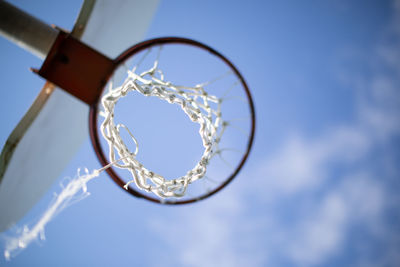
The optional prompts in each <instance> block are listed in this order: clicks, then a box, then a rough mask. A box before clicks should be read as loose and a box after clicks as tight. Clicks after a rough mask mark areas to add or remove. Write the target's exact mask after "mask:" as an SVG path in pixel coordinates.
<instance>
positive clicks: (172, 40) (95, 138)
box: [89, 37, 255, 205]
mask: <svg viewBox="0 0 400 267" xmlns="http://www.w3.org/2000/svg"><path fill="white" fill-rule="evenodd" d="M162 44H184V45H191V46H195V47H198V48H201V49H203V50H206V51H208V52H210V53H211V54H213V55H214V56H216V57H218V58H219V59H220V60H222V61H223V62H224V63H225V64H226V65H228V67H229V68H230V69H231V70H232V71H233V72H234V73H235V75H236V76H237V77H238V78H239V80H240V82H241V84H242V86H243V88H244V90H245V93H246V96H247V100H248V105H249V108H250V113H251V131H250V135H249V139H248V143H247V149H246V152H245V153H244V155H243V157H242V159H241V160H240V162H239V164H238V165H237V167H236V168H235V169H234V171H233V172H232V173H231V174H230V176H228V177H227V178H226V179H225V181H224V182H223V183H222V184H220V185H219V186H218V187H217V188H215V189H214V190H212V191H210V192H207V193H205V194H203V195H201V196H199V197H196V198H190V199H186V200H179V199H177V200H163V199H158V198H153V197H150V196H148V195H145V194H143V193H141V192H140V191H139V189H135V188H133V187H132V186H129V187H128V189H125V188H124V185H125V184H126V182H125V181H124V180H123V179H121V178H120V177H119V175H118V174H117V173H116V172H115V170H114V169H113V167H110V168H108V169H106V171H107V173H108V174H109V175H110V177H111V178H112V179H113V180H114V182H115V183H116V184H117V185H118V186H120V187H121V188H122V189H123V190H124V191H127V192H128V193H130V194H131V195H133V196H135V197H139V198H144V199H146V200H148V201H151V202H155V203H159V204H169V205H179V204H188V203H193V202H197V201H199V200H202V199H205V198H208V197H210V196H212V195H214V194H215V193H217V192H219V191H220V190H221V189H223V188H224V187H225V186H227V185H228V184H229V183H230V182H231V181H232V180H233V179H234V178H235V177H236V175H237V174H238V173H239V171H240V170H241V168H242V167H243V165H244V163H245V162H246V160H247V158H248V156H249V153H250V150H251V148H252V145H253V141H254V133H255V109H254V103H253V99H252V97H251V93H250V90H249V88H248V86H247V83H246V81H245V80H244V78H243V76H242V75H241V74H240V72H239V71H238V69H237V68H236V67H235V66H234V65H233V64H232V62H230V61H229V60H228V59H227V58H226V57H225V56H223V55H222V54H221V53H219V52H218V51H216V50H215V49H213V48H211V47H209V46H207V45H205V44H202V43H200V42H197V41H194V40H191V39H187V38H181V37H163V38H156V39H151V40H147V41H144V42H141V43H138V44H136V45H134V46H132V47H131V48H129V49H127V50H126V51H125V52H123V53H122V54H121V55H119V56H118V57H117V58H116V59H114V65H115V68H114V70H115V69H116V68H117V67H118V66H119V65H120V64H121V63H123V62H125V61H126V60H127V59H128V58H130V57H132V56H133V55H134V54H136V53H138V52H140V51H142V50H144V49H147V48H149V47H151V46H154V45H162ZM102 91H104V88H103V89H102ZM101 95H102V94H100V96H101ZM99 101H100V98H99V99H98V101H97V102H96V103H95V104H92V105H91V106H90V112H89V129H90V139H91V141H92V145H93V147H94V149H95V152H96V155H97V157H98V159H99V160H100V163H101V164H102V165H103V166H105V165H108V164H109V161H108V159H107V157H106V154H105V153H104V151H103V149H102V147H101V144H100V139H99V134H98V129H97V122H98V103H99Z"/></svg>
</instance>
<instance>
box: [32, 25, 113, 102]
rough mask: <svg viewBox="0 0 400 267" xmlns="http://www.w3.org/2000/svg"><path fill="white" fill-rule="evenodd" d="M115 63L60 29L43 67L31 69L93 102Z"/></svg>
mask: <svg viewBox="0 0 400 267" xmlns="http://www.w3.org/2000/svg"><path fill="white" fill-rule="evenodd" d="M115 66H116V64H115V63H114V61H113V60H112V59H109V58H108V57H106V56H104V55H103V54H101V53H99V52H97V51H96V50H94V49H93V48H91V47H89V46H87V45H85V44H84V43H82V42H80V41H79V40H77V39H75V38H74V37H72V36H71V35H70V34H69V33H66V32H64V31H62V30H60V33H59V34H58V36H57V38H56V40H55V41H54V44H53V46H52V48H51V49H50V52H49V53H48V55H47V57H46V59H45V61H44V63H43V65H42V67H41V68H40V70H35V69H32V71H34V72H36V73H37V74H39V75H40V76H42V77H43V78H45V79H46V80H48V81H50V82H52V83H54V84H55V85H57V86H59V87H60V88H62V89H64V90H65V91H67V92H68V93H70V94H71V95H73V96H75V97H77V98H78V99H80V100H82V101H83V102H85V103H87V104H89V105H92V104H95V103H97V101H98V99H99V97H100V95H101V92H102V89H103V87H104V86H105V85H106V83H107V80H108V78H109V77H110V76H111V74H112V73H113V71H114V68H115Z"/></svg>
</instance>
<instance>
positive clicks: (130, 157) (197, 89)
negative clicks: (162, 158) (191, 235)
mask: <svg viewBox="0 0 400 267" xmlns="http://www.w3.org/2000/svg"><path fill="white" fill-rule="evenodd" d="M159 49H160V50H161V48H159ZM158 54H159V53H158ZM136 69H137V66H135V67H133V69H131V70H129V69H128V70H127V73H128V76H127V78H126V79H125V81H124V82H123V83H122V85H121V86H118V87H115V88H114V87H113V83H110V86H109V91H108V93H107V94H105V95H104V96H103V98H102V101H101V103H102V105H103V109H104V110H103V112H101V115H102V116H103V117H104V121H103V123H102V124H101V132H102V134H103V136H104V138H105V139H106V141H107V143H108V146H109V158H110V161H111V162H114V161H116V160H117V159H118V158H124V159H123V160H121V163H116V164H114V166H115V167H118V168H121V169H126V170H128V171H129V172H130V173H131V175H132V179H131V180H130V181H129V182H127V183H126V185H125V188H127V186H129V184H131V183H135V184H136V186H137V187H138V188H140V189H141V190H145V191H147V192H152V193H154V194H156V195H157V196H159V197H161V198H169V197H182V196H184V195H185V192H186V189H187V187H188V185H190V184H191V183H193V182H195V181H196V180H199V179H201V178H203V177H204V175H205V174H206V171H207V166H208V164H209V162H210V160H211V158H212V157H213V156H214V155H215V154H216V153H218V151H219V149H218V144H219V142H220V140H221V136H222V135H223V133H224V130H225V128H226V126H227V122H224V121H223V120H222V117H221V116H222V114H221V103H222V98H218V97H217V96H215V95H211V94H209V93H207V91H206V90H205V87H206V86H207V85H208V84H209V83H210V82H207V83H203V84H198V85H195V86H194V87H188V86H182V85H177V84H174V83H173V82H170V81H168V80H166V78H165V77H164V74H163V72H162V70H161V69H160V68H159V59H158V57H157V59H156V60H155V61H154V65H153V66H152V67H151V68H150V69H148V70H146V71H143V72H142V73H140V74H137V73H136ZM132 91H135V92H138V93H140V94H142V95H144V96H147V97H157V98H159V99H161V100H164V101H166V102H168V103H170V104H175V105H178V106H179V107H180V108H181V109H182V110H183V111H184V112H185V114H186V115H187V116H188V117H189V119H190V120H191V121H192V122H194V123H197V124H199V134H200V137H201V140H202V144H203V147H204V151H203V154H202V156H201V158H200V160H199V161H198V163H197V164H196V165H195V166H194V168H193V169H191V170H189V171H188V172H187V173H186V174H185V175H183V176H180V177H178V178H174V179H166V178H165V177H164V176H162V175H160V174H157V173H155V172H153V171H151V170H149V169H148V168H146V167H145V166H144V165H143V164H142V163H141V162H139V160H138V159H137V157H136V156H137V153H138V151H139V147H138V142H137V140H136V138H135V137H134V135H133V134H132V132H131V131H130V130H129V129H128V128H127V127H126V126H125V125H124V124H120V123H119V124H116V123H115V121H114V108H115V105H116V104H117V102H118V101H119V100H120V99H121V98H122V97H124V96H126V95H127V94H128V93H129V92H132ZM122 129H124V130H126V131H127V132H128V134H129V135H130V137H131V138H132V140H133V142H134V143H135V145H136V149H135V151H134V152H131V151H129V149H128V147H127V145H126V144H125V142H124V141H123V139H122V138H121V135H120V132H121V130H122ZM166 139H167V137H166Z"/></svg>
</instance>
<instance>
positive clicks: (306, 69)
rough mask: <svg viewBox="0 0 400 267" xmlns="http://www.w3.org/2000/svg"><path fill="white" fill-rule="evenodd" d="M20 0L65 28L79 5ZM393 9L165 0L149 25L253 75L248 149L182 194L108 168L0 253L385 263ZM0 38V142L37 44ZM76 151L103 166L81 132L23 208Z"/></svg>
mask: <svg viewBox="0 0 400 267" xmlns="http://www.w3.org/2000/svg"><path fill="white" fill-rule="evenodd" d="M17 3H18V5H19V6H20V7H22V8H25V9H26V10H27V11H29V12H30V13H32V14H34V15H35V16H38V17H40V18H42V19H43V20H45V21H46V22H48V23H53V24H56V25H59V26H61V27H63V28H66V29H70V28H71V27H72V25H73V22H74V20H75V16H76V15H77V13H78V11H79V7H80V2H79V1H78V2H76V1H69V2H68V3H66V2H65V3H54V2H52V1H39V2H37V3H35V4H33V3H30V2H28V1H18V2H17ZM399 20H400V2H399V1H334V2H333V1H332V2H328V1H302V2H301V3H300V2H299V1H262V2H261V1H248V2H247V3H244V2H241V1H219V2H218V3H217V2H216V1H201V2H198V3H194V2H189V1H168V2H167V1H161V3H160V5H159V8H158V10H157V13H156V15H155V18H154V20H153V22H152V24H151V27H150V28H149V30H148V32H147V35H146V38H152V37H159V36H169V35H173V36H184V37H188V38H193V39H196V40H199V41H202V42H204V43H206V44H209V45H210V46H212V47H215V48H217V49H218V50H219V51H222V52H223V54H225V55H227V56H228V57H229V58H230V59H231V60H232V61H233V62H234V63H235V64H236V65H237V66H238V67H239V69H240V70H241V72H242V73H243V75H244V76H245V78H246V80H247V81H248V83H249V87H250V89H251V91H252V93H253V97H254V99H255V105H256V112H257V118H258V120H257V132H256V141H255V146H254V149H253V151H252V153H251V157H250V159H249V161H248V162H247V164H246V165H245V167H244V169H243V170H242V172H241V173H240V175H239V176H238V177H237V178H236V179H235V180H234V182H233V183H232V184H230V185H229V186H228V187H227V188H226V189H224V190H223V191H221V192H220V193H219V194H217V195H215V196H213V197H212V198H210V199H207V200H205V201H202V202H200V203H196V204H194V205H188V206H184V207H183V206H182V207H165V206H160V205H155V204H152V203H148V202H146V201H143V200H139V199H135V198H132V197H131V196H129V195H128V194H125V193H123V192H122V191H121V190H120V189H119V188H118V187H116V186H115V184H114V183H113V182H112V181H111V180H110V179H108V178H107V176H106V175H103V176H101V178H100V179H97V180H96V181H93V182H92V183H90V184H89V191H90V192H91V196H90V197H89V198H87V199H85V200H83V201H81V202H79V203H78V204H76V205H73V206H72V207H69V208H68V209H66V210H65V211H63V212H62V213H61V214H59V215H58V216H57V217H56V218H55V219H54V221H52V222H51V223H50V224H49V225H48V227H47V229H46V240H45V241H41V242H37V243H33V244H32V245H31V246H30V247H28V248H27V249H26V250H25V251H23V252H22V253H20V254H19V255H18V256H17V257H16V258H14V259H13V260H12V261H10V262H5V261H4V259H0V265H2V266H3V265H4V266H27V265H29V266H88V265H92V266H108V265H111V264H112V265H113V266H132V265H138V266H160V265H164V266H338V265H341V266H396V265H397V264H398V262H399V261H400V257H399V255H398V251H399V249H400V238H399V236H400V230H399V223H400V222H399V218H400V213H399V203H400V202H399V201H400V199H399V197H398V193H397V192H398V189H399V186H400V184H399V178H400V168H399V166H398V162H399V159H400V154H399V136H400V120H399V115H400V91H399V85H400V52H399V51H400V26H399V25H400V21H399ZM0 48H1V51H3V52H2V53H1V59H2V60H1V62H0V64H1V65H0V66H1V70H2V72H1V74H0V77H1V80H2V86H3V88H4V89H3V96H4V97H5V99H4V101H3V105H1V107H0V110H1V112H0V114H1V115H0V116H1V122H2V127H1V130H0V138H1V141H2V143H4V142H5V140H6V138H7V137H8V135H9V133H10V132H11V131H12V129H13V128H14V126H15V125H16V123H17V122H18V121H19V119H20V118H21V117H22V116H23V114H24V112H25V111H26V109H27V108H28V107H29V105H30V104H31V102H32V101H33V99H34V97H35V96H36V95H37V93H38V92H39V89H40V88H41V86H42V84H43V80H41V79H40V78H38V77H36V76H35V75H34V74H32V73H30V72H29V70H28V68H29V67H31V66H34V67H37V66H40V64H41V61H40V60H38V59H36V58H34V57H33V56H31V55H29V53H27V52H25V51H23V50H22V49H20V48H18V47H16V46H15V45H13V44H11V43H9V42H7V41H5V40H4V39H1V40H0ZM36 89H37V90H36ZM174 156H177V157H179V156H182V155H174ZM78 167H88V168H89V169H95V168H99V163H98V161H97V159H96V157H95V154H94V153H93V149H92V147H91V144H90V142H89V140H87V141H86V142H85V144H84V145H83V146H82V148H81V149H80V150H79V151H78V153H77V155H76V157H75V158H74V159H73V160H72V162H71V163H70V164H69V165H68V166H67V168H66V169H65V171H64V172H63V174H62V175H61V176H60V178H59V180H58V181H57V182H56V183H55V184H54V186H53V187H52V189H51V190H50V191H49V193H48V194H46V195H45V196H44V197H43V199H42V200H41V201H40V203H38V205H36V206H35V207H34V209H33V210H32V211H31V212H30V213H29V214H28V215H27V216H26V217H25V218H24V219H23V220H22V222H21V224H22V223H29V222H31V221H32V220H34V219H36V218H37V217H38V216H39V215H40V214H41V212H42V211H43V210H44V209H45V207H46V206H47V205H48V202H49V201H50V200H51V199H52V192H54V191H58V190H59V186H58V183H59V182H60V181H61V179H62V178H63V177H65V176H73V175H74V174H75V173H76V169H77V168H78Z"/></svg>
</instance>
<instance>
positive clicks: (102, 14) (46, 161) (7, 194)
mask: <svg viewBox="0 0 400 267" xmlns="http://www.w3.org/2000/svg"><path fill="white" fill-rule="evenodd" d="M157 5H158V1H157V0H147V1H137V0H135V1H123V0H119V1H112V2H111V1H105V0H85V1H84V3H83V5H82V8H81V11H80V14H79V16H78V18H77V20H76V23H75V26H74V28H73V29H71V33H72V35H74V37H76V38H79V39H80V40H81V41H82V42H84V43H86V44H88V45H89V46H91V47H93V48H94V49H96V50H98V51H100V52H101V53H103V54H104V55H106V56H109V57H111V58H113V57H116V56H117V55H118V54H119V53H120V52H121V51H123V50H125V49H126V48H127V47H129V46H131V45H132V44H135V43H137V42H139V41H140V40H141V39H142V38H143V36H144V34H145V32H146V30H147V28H148V27H149V25H150V22H151V20H152V17H153V15H154V13H155V11H156V8H157ZM132 14H135V15H134V16H133V15H132ZM133 25H134V26H133ZM27 67H30V66H27ZM32 75H33V74H32ZM61 106H62V109H61V108H60V107H61ZM88 111H89V109H88V106H87V105H85V104H84V103H83V102H80V101H79V100H77V99H75V98H74V97H72V96H70V95H69V94H67V93H65V92H64V91H62V90H60V89H58V88H56V87H54V86H53V85H52V84H50V83H46V84H45V85H44V87H43V89H42V90H41V91H40V93H39V95H38V97H37V98H36V100H35V101H34V102H33V104H32V106H31V107H30V108H29V110H28V111H27V113H26V114H25V116H24V117H23V118H22V119H21V121H20V122H19V123H18V125H17V126H16V128H15V129H14V131H13V132H12V133H11V134H10V136H9V138H8V140H7V142H6V144H5V145H4V147H3V149H2V153H1V156H0V214H1V216H0V231H4V230H6V229H8V228H9V227H10V226H12V225H13V224H15V223H16V222H17V221H18V220H19V219H20V218H22V217H23V216H24V214H26V213H27V212H28V211H29V210H30V209H31V208H32V207H33V206H34V205H35V203H36V202H37V201H38V200H39V199H40V198H41V196H42V195H43V194H44V193H45V192H46V191H47V190H48V188H49V187H50V186H51V184H52V183H53V182H54V180H55V179H57V178H58V177H59V175H60V173H61V172H62V170H63V169H64V168H65V166H66V164H68V162H69V161H70V159H71V158H72V157H73V155H74V154H75V153H76V151H77V150H78V148H79V147H80V146H81V144H82V143H83V141H84V140H85V139H86V138H88V126H87V121H88ZM21 162H24V164H23V167H21ZM9 203H13V206H12V208H11V207H10V205H9Z"/></svg>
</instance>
